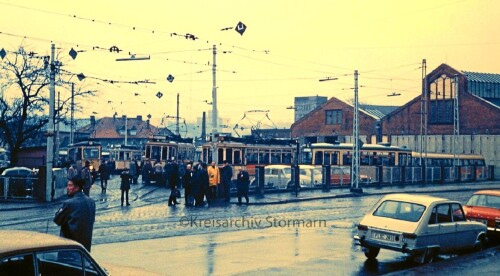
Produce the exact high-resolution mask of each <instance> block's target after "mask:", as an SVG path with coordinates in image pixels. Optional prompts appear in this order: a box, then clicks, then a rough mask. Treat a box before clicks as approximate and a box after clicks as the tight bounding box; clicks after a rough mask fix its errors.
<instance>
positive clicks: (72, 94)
mask: <svg viewBox="0 0 500 276" xmlns="http://www.w3.org/2000/svg"><path fill="white" fill-rule="evenodd" d="M74 126H75V84H74V83H71V123H70V131H69V143H70V144H73V143H74V137H73V135H74Z"/></svg>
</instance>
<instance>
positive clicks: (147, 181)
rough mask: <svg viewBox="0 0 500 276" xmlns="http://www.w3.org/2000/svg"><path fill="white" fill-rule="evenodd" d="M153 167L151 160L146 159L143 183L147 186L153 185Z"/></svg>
mask: <svg viewBox="0 0 500 276" xmlns="http://www.w3.org/2000/svg"><path fill="white" fill-rule="evenodd" d="M153 172H154V170H153V166H151V162H150V161H149V159H147V158H146V159H144V165H143V166H142V183H144V184H145V185H149V184H151V178H150V177H151V175H152V174H153Z"/></svg>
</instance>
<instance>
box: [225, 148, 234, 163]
mask: <svg viewBox="0 0 500 276" xmlns="http://www.w3.org/2000/svg"><path fill="white" fill-rule="evenodd" d="M226 161H227V162H228V163H229V164H232V163H233V149H226Z"/></svg>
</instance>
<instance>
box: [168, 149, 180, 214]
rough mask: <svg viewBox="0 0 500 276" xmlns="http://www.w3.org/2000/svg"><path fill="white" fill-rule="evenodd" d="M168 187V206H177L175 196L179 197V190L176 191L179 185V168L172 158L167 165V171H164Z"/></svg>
mask: <svg viewBox="0 0 500 276" xmlns="http://www.w3.org/2000/svg"><path fill="white" fill-rule="evenodd" d="M166 173H167V179H168V185H169V186H170V196H169V198H168V206H172V205H173V206H175V204H179V202H177V196H180V193H179V190H177V187H178V183H179V166H178V165H177V162H176V161H175V160H174V158H173V157H172V160H171V162H169V163H168V169H167V170H166Z"/></svg>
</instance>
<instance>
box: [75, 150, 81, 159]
mask: <svg viewBox="0 0 500 276" xmlns="http://www.w3.org/2000/svg"><path fill="white" fill-rule="evenodd" d="M82 158H83V153H82V148H78V150H77V152H76V159H75V160H82Z"/></svg>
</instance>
